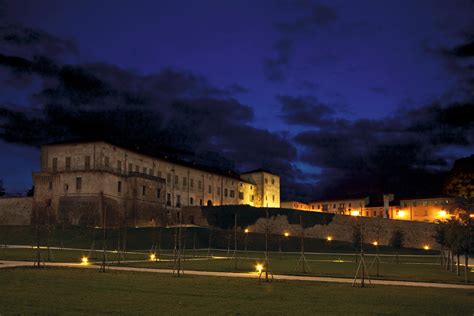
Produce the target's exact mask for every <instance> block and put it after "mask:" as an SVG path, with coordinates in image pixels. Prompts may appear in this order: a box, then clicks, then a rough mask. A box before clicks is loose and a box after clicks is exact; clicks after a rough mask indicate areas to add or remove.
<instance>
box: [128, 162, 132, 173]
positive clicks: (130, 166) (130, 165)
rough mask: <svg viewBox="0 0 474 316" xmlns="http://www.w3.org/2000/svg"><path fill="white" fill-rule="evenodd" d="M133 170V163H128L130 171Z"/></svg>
mask: <svg viewBox="0 0 474 316" xmlns="http://www.w3.org/2000/svg"><path fill="white" fill-rule="evenodd" d="M132 171H133V164H131V163H129V164H128V172H132Z"/></svg>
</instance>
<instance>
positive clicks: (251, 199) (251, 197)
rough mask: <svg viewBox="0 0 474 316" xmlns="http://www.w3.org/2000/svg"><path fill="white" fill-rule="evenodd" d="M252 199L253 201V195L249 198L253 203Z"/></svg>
mask: <svg viewBox="0 0 474 316" xmlns="http://www.w3.org/2000/svg"><path fill="white" fill-rule="evenodd" d="M253 199H254V196H253V194H252V195H251V196H250V201H252V202H253Z"/></svg>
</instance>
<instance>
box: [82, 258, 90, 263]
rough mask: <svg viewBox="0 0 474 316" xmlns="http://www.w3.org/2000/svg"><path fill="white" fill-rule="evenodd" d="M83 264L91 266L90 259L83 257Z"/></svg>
mask: <svg viewBox="0 0 474 316" xmlns="http://www.w3.org/2000/svg"><path fill="white" fill-rule="evenodd" d="M81 264H83V265H88V264H89V258H87V257H82V258H81Z"/></svg>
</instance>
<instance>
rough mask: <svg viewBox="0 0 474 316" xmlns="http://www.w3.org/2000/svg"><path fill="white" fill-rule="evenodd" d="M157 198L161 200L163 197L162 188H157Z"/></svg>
mask: <svg viewBox="0 0 474 316" xmlns="http://www.w3.org/2000/svg"><path fill="white" fill-rule="evenodd" d="M156 198H157V199H158V200H159V199H160V198H161V189H160V188H158V189H156Z"/></svg>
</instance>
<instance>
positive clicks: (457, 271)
mask: <svg viewBox="0 0 474 316" xmlns="http://www.w3.org/2000/svg"><path fill="white" fill-rule="evenodd" d="M456 259H457V262H456V275H457V276H459V275H461V269H460V266H459V264H460V262H459V253H457V254H456Z"/></svg>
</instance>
